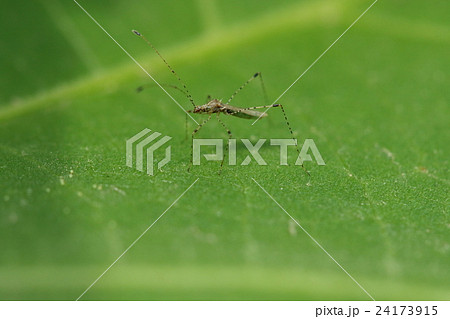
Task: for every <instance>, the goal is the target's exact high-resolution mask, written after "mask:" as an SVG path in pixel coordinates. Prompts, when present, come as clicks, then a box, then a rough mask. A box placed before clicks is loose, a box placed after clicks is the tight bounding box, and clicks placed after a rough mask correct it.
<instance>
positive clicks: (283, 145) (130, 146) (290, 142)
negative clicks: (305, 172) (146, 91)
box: [126, 128, 325, 176]
mask: <svg viewBox="0 0 450 319" xmlns="http://www.w3.org/2000/svg"><path fill="white" fill-rule="evenodd" d="M161 136H162V134H161V133H158V132H153V133H152V131H151V130H150V129H148V128H146V129H144V130H142V131H141V132H139V133H138V134H136V135H134V136H133V137H131V138H130V139H128V140H127V142H126V153H127V154H126V164H127V166H128V167H134V166H135V167H136V169H137V170H138V171H141V172H144V170H145V172H146V173H147V174H148V175H152V176H153V175H154V173H155V166H156V167H157V169H158V170H160V169H161V168H162V167H163V166H164V165H166V164H167V163H169V162H170V156H171V148H170V145H168V146H166V149H165V157H164V158H162V159H158V158H155V157H157V156H155V151H156V150H158V149H159V148H160V147H162V146H163V145H164V144H166V143H167V142H168V141H169V140H171V139H172V138H171V137H170V136H162V137H161ZM238 141H239V142H240V143H242V144H243V145H244V146H245V147H244V148H242V147H239V148H238V147H237V143H238ZM266 142H267V140H266V139H259V140H257V141H256V142H254V143H252V142H251V141H250V140H248V139H241V140H236V139H229V140H228V141H227V142H226V144H225V143H224V141H223V140H222V139H200V138H199V139H194V140H193V143H192V159H191V161H192V162H191V163H192V164H193V165H200V164H201V163H202V158H203V162H205V160H206V161H222V162H223V161H224V159H225V158H228V165H229V166H234V165H242V166H245V165H249V164H250V163H251V162H252V161H254V162H256V164H257V165H267V162H266V160H265V159H264V158H263V157H262V155H261V154H260V153H259V151H260V149H261V147H262V146H263V145H264V144H265V143H266ZM297 143H298V142H297V140H295V139H270V141H269V144H270V146H271V147H273V148H275V149H277V150H278V151H279V153H280V160H279V165H288V148H289V147H291V151H292V149H297V150H298V151H297V152H296V153H297V155H298V156H297V160H296V161H295V165H303V163H304V162H313V161H314V160H315V162H316V163H317V165H325V161H324V160H323V158H322V155H321V154H320V152H319V149H318V148H317V146H316V144H315V143H314V140H312V139H306V140H305V141H304V143H303V144H302V145H301V149H300V148H299V144H297ZM202 147H203V148H208V149H209V150H210V149H211V147H212V148H213V149H214V150H215V151H214V153H208V154H204V153H202ZM224 149H225V151H224ZM237 149H239V150H240V151H244V152H246V157H245V158H244V160H243V161H242V162H239V163H238V161H237V153H236V152H237V151H236V150H237ZM157 154H161V152H158V153H157ZM158 156H159V155H158ZM313 157H314V160H313ZM145 159H146V161H145V163H144V160H145Z"/></svg>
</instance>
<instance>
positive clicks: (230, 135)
mask: <svg viewBox="0 0 450 319" xmlns="http://www.w3.org/2000/svg"><path fill="white" fill-rule="evenodd" d="M219 115H220V113H217V121H219V123H220V124H221V125H222V126H223V128H224V129H225V130H226V131H227V134H228V141H227V144H226V146H225V153H224V154H223V158H222V163H220V169H219V175H220V173H221V172H222V168H223V162H224V161H225V154H228V146H229V144H230V139H231V138H233V135H232V134H231V131H230V130H229V129H228V128H227V127H226V125H225V123H224V122H222V120H221V119H220V118H219Z"/></svg>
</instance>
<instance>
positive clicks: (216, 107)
mask: <svg viewBox="0 0 450 319" xmlns="http://www.w3.org/2000/svg"><path fill="white" fill-rule="evenodd" d="M133 33H134V34H136V35H137V36H139V37H141V38H142V39H143V40H144V41H145V42H147V44H148V45H149V46H150V47H151V48H152V49H153V50H154V51H155V52H156V54H158V56H159V57H160V58H161V59H162V60H163V61H164V63H165V64H166V66H167V67H168V68H169V70H170V72H172V74H173V75H174V76H175V77H176V78H177V79H178V81H179V82H180V83H181V84H182V85H183V89H180V88H178V87H176V86H172V85H170V87H173V88H175V89H178V90H179V91H181V92H183V93H184V94H185V96H186V97H187V99H188V100H189V101H190V102H191V104H192V105H193V106H194V109H192V110H188V111H187V112H191V113H198V114H208V115H209V116H208V118H207V119H206V120H204V121H203V122H202V123H201V124H200V125H199V126H198V127H197V128H196V129H195V130H194V131H193V132H192V136H191V159H190V164H189V166H188V171H189V170H190V168H191V166H192V160H193V159H192V157H193V142H194V135H195V134H196V133H197V132H198V131H199V130H200V129H201V128H202V127H203V125H205V124H206V123H207V122H208V121H209V120H210V119H211V117H212V115H213V114H214V113H216V114H217V120H218V122H219V123H220V124H221V125H222V126H223V127H224V129H225V130H226V131H227V134H228V138H229V139H230V138H231V137H232V134H231V131H230V130H229V129H228V128H227V127H226V125H225V123H223V122H222V120H221V119H220V118H219V116H220V114H221V113H223V114H227V115H233V116H236V117H240V118H244V119H255V118H260V117H266V116H267V115H268V114H267V113H261V112H259V111H255V109H261V108H272V107H279V108H280V109H281V111H282V112H283V116H284V119H285V121H286V124H287V126H288V128H289V132H290V133H291V136H292V139H293V140H294V141H296V139H295V138H294V133H293V131H292V128H291V125H290V124H289V121H288V119H287V115H286V112H285V110H284V108H283V106H282V105H281V104H272V105H261V106H253V107H248V108H240V107H237V106H232V105H230V104H229V103H230V102H231V101H232V100H233V99H234V97H235V96H236V95H237V94H238V93H239V92H240V91H241V90H242V89H244V88H245V87H246V86H247V85H248V84H249V83H250V82H251V81H253V80H254V79H255V78H257V77H259V78H260V80H261V85H262V89H263V92H264V96H265V99H266V101H267V94H266V89H265V86H264V82H263V80H262V76H261V72H257V73H255V74H254V75H253V76H252V77H251V78H250V79H248V80H247V81H246V82H245V83H244V84H243V85H241V86H240V87H239V88H238V89H237V90H236V91H235V92H234V93H233V94H232V95H231V97H230V98H229V99H228V101H227V102H226V103H223V102H222V100H218V99H210V100H209V102H207V103H206V104H203V105H196V104H195V102H194V99H193V98H192V95H191V93H190V92H189V90H188V88H187V87H186V85H185V84H184V83H183V82H182V81H181V78H180V77H179V76H178V74H177V73H176V72H175V71H174V70H173V69H172V67H171V66H170V65H169V64H168V63H167V61H166V60H165V59H164V58H163V57H162V55H161V54H160V53H159V51H158V50H157V49H156V48H155V47H154V46H153V45H152V44H151V43H150V41H148V40H147V39H146V38H145V37H144V36H143V35H142V34H141V33H139V32H138V31H136V30H133ZM141 88H142V87H141ZM228 144H229V143H227V146H226V148H227V151H228ZM295 145H296V149H297V152H298V154H300V150H299V149H298V145H297V141H296V142H295ZM224 159H225V156H224V157H223V158H222V163H221V165H220V170H219V174H220V172H221V169H222V167H223V163H224ZM302 168H303V170H304V171H305V172H306V173H307V174H308V175H309V172H308V171H307V170H306V168H305V167H304V166H303V164H302Z"/></svg>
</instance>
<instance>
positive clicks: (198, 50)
mask: <svg viewBox="0 0 450 319" xmlns="http://www.w3.org/2000/svg"><path fill="white" fill-rule="evenodd" d="M355 3H359V2H357V1H353V0H347V1H340V2H336V1H330V0H325V1H320V2H314V3H306V4H305V3H302V4H300V5H298V4H297V5H295V6H292V7H288V8H284V9H282V10H279V11H276V12H271V13H270V14H265V15H263V16H261V17H258V18H256V19H253V20H249V21H246V22H244V23H242V22H241V23H237V24H235V25H234V26H231V27H227V28H226V29H225V30H217V31H215V32H207V33H205V34H203V35H200V36H199V37H197V38H195V39H193V40H191V41H189V42H186V43H183V44H180V45H176V46H174V47H172V48H171V49H168V50H165V52H166V54H165V55H166V56H167V60H169V61H176V60H183V61H184V62H186V61H192V60H194V59H197V58H200V57H203V58H204V57H205V56H207V55H208V54H212V53H214V52H215V51H219V50H224V49H229V48H232V47H235V46H237V45H239V44H242V43H246V42H247V41H249V40H250V39H252V40H254V39H258V38H260V37H264V36H265V35H267V33H272V34H273V33H277V32H280V31H283V30H286V29H289V27H297V28H298V27H299V26H305V27H312V26H320V25H322V24H323V21H324V19H327V18H328V17H329V14H330V12H332V13H333V14H335V20H336V21H333V23H334V24H336V23H339V24H342V25H344V24H348V23H349V21H351V19H352V18H354V17H356V16H357V15H358V13H356V12H355V9H354V7H355ZM349 4H351V7H349ZM372 10H373V9H372ZM370 14H373V13H372V12H370ZM375 15H376V13H375ZM336 17H337V18H336ZM344 18H345V19H344ZM363 19H364V20H365V21H366V22H365V23H364V24H362V23H361V22H359V23H358V27H364V28H365V29H370V30H372V31H377V32H385V33H386V32H388V33H391V34H392V35H394V36H404V37H410V38H421V39H426V40H431V41H441V42H442V41H444V42H449V41H450V30H449V29H448V28H445V27H442V26H434V25H429V24H424V23H422V24H417V23H414V24H412V23H411V22H409V21H406V20H399V19H397V18H395V17H390V18H384V19H383V20H381V21H382V22H380V20H379V19H380V17H376V18H370V15H369V13H368V14H367V15H366V16H364V17H363ZM344 20H345V21H344ZM387 21H389V22H392V23H394V24H398V26H399V30H397V31H391V30H394V29H395V28H388V29H387V28H386V27H385V22H387ZM327 25H328V26H329V25H330V23H329V21H328V24H327ZM98 31H99V32H102V31H101V30H100V29H99V30H98ZM430 31H432V32H430ZM130 36H132V35H131V34H130ZM105 37H106V35H105ZM117 52H118V54H123V52H122V53H121V52H120V49H119V48H117ZM158 59H159V57H157V56H155V55H154V54H153V53H151V54H149V55H146V56H145V57H138V58H137V60H138V61H145V63H144V64H145V65H154V64H155V62H157V60H158ZM141 64H142V63H141ZM158 65H159V64H158ZM160 68H161V67H157V68H156V67H155V68H152V69H149V68H147V71H149V72H150V74H152V75H154V74H155V70H158V69H160ZM300 71H301V70H300ZM300 71H299V72H300ZM141 74H142V70H140V69H139V67H138V66H137V65H135V64H134V63H133V62H127V63H125V64H121V65H119V66H117V67H114V68H112V69H110V70H108V71H105V72H102V73H95V74H91V75H90V76H88V77H85V78H82V79H79V80H76V81H72V82H68V83H66V84H63V85H60V86H57V87H55V88H53V89H51V90H49V91H45V92H40V93H38V94H36V95H34V96H31V97H29V98H25V99H23V100H20V101H18V102H17V101H16V102H14V103H10V104H8V105H4V106H2V107H0V121H2V120H5V119H9V118H11V117H14V116H18V115H21V114H23V113H26V112H29V111H33V110H35V109H39V108H41V107H45V106H47V104H49V103H50V102H53V101H58V100H63V99H69V98H71V97H73V96H76V95H78V94H80V93H88V92H91V91H96V90H97V89H107V88H110V87H111V86H114V85H117V84H120V83H124V82H126V81H127V80H130V79H132V78H135V77H137V76H140V75H141Z"/></svg>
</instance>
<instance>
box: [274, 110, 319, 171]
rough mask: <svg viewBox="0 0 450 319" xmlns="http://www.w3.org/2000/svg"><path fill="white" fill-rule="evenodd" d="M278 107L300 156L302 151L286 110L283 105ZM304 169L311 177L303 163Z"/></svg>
mask: <svg viewBox="0 0 450 319" xmlns="http://www.w3.org/2000/svg"><path fill="white" fill-rule="evenodd" d="M278 106H279V107H280V109H281V111H282V112H283V116H284V120H285V122H286V124H287V126H288V128H289V132H291V136H292V139H293V140H294V141H295V149H296V150H297V154H298V156H300V150H299V149H298V143H297V139H296V138H294V132H293V131H292V128H291V124H289V120H288V118H287V115H286V112H285V110H284V108H283V105H281V104H278ZM302 168H303V170H304V171H305V173H306V174H307V175H308V176H311V175H310V174H309V172H308V170H307V169H306V167H305V166H304V165H303V163H302Z"/></svg>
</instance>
